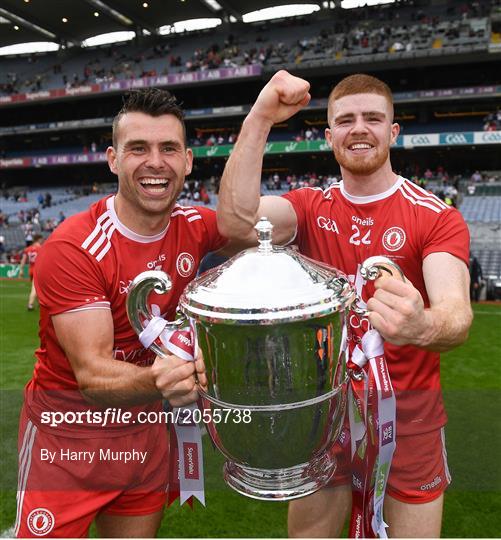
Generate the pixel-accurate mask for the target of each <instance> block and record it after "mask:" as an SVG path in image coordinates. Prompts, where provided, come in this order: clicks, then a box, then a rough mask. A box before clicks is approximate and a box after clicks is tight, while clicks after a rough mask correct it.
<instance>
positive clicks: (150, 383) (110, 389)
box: [52, 309, 207, 407]
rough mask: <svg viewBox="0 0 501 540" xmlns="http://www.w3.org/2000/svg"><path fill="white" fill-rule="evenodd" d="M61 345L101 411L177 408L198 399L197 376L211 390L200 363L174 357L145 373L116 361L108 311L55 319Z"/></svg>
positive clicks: (143, 369)
mask: <svg viewBox="0 0 501 540" xmlns="http://www.w3.org/2000/svg"><path fill="white" fill-rule="evenodd" d="M52 322H53V324H54V329H55V331H56V335H57V339H58V341H59V344H60V345H61V347H62V348H63V350H64V352H65V353H66V356H67V357H68V359H69V361H70V364H71V367H72V368H73V372H74V373H75V377H76V380H77V383H78V387H79V389H80V392H81V393H82V395H83V396H84V398H85V399H86V400H87V401H89V402H90V403H92V404H94V405H98V406H103V407H108V406H132V405H138V404H142V403H148V402H151V401H155V400H158V399H160V398H161V397H164V398H166V399H167V400H169V402H170V403H171V405H173V406H174V407H177V406H181V405H186V404H188V403H191V402H193V401H195V400H196V399H197V397H198V394H197V391H196V386H195V378H194V374H195V371H196V372H197V375H198V379H199V381H200V384H202V385H205V384H206V382H207V381H206V378H205V370H204V367H203V361H202V360H201V359H199V360H197V362H186V361H184V360H181V359H180V358H177V357H175V356H170V355H169V357H168V358H166V359H165V358H159V357H157V358H156V359H155V362H154V364H153V365H152V366H149V367H140V366H135V365H133V364H130V363H128V362H122V361H119V360H115V359H114V358H113V319H112V316H111V312H110V311H109V310H106V309H92V310H86V311H76V312H67V313H62V314H59V315H54V316H53V317H52Z"/></svg>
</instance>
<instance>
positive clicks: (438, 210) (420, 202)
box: [398, 187, 442, 214]
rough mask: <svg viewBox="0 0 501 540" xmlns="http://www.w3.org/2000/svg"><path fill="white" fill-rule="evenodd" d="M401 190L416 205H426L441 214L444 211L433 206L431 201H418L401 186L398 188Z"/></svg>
mask: <svg viewBox="0 0 501 540" xmlns="http://www.w3.org/2000/svg"><path fill="white" fill-rule="evenodd" d="M398 189H399V190H400V193H401V194H402V195H403V196H404V197H405V198H406V199H407V200H409V201H410V202H411V203H412V204H414V205H418V206H425V207H426V208H429V209H430V210H433V211H434V212H436V213H437V214H440V213H441V212H442V210H440V208H437V207H436V206H433V205H432V204H430V203H427V202H424V201H418V200H416V199H414V198H412V197H411V196H410V195H407V193H405V191H404V190H403V189H402V188H401V187H400V188H398Z"/></svg>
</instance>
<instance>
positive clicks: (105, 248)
mask: <svg viewBox="0 0 501 540" xmlns="http://www.w3.org/2000/svg"><path fill="white" fill-rule="evenodd" d="M110 248H111V242H110V241H109V240H108V243H107V244H106V245H105V246H104V248H103V249H102V250H101V251H100V252H99V254H98V255H96V261H97V262H99V261H101V260H102V258H103V257H104V256H105V255H106V253H108V251H109V250H110Z"/></svg>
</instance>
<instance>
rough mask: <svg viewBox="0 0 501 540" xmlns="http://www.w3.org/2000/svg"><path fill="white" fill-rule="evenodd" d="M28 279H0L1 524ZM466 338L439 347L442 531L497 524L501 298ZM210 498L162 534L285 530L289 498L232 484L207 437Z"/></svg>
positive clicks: (480, 530)
mask: <svg viewBox="0 0 501 540" xmlns="http://www.w3.org/2000/svg"><path fill="white" fill-rule="evenodd" d="M28 293H29V284H28V283H27V282H22V281H6V280H5V281H0V355H1V356H0V422H1V423H0V430H1V433H0V452H1V454H0V483H1V488H0V509H1V512H0V533H1V532H2V531H5V530H6V529H8V528H9V527H10V526H12V524H13V523H14V520H15V509H16V475H17V422H18V414H19V408H20V406H21V403H22V388H23V386H24V384H25V383H26V381H27V380H28V379H29V377H30V376H31V372H32V369H33V363H34V357H33V351H34V349H35V348H36V346H37V343H38V336H37V333H38V312H37V311H35V312H27V311H26V301H27V297H28ZM474 309H475V320H474V323H473V327H472V330H471V333H470V338H469V340H468V342H467V343H466V344H465V345H463V346H462V347H460V348H458V349H456V350H455V351H453V352H450V353H448V354H445V355H443V358H442V382H443V388H444V395H445V400H446V406H447V411H448V415H449V424H448V426H447V430H446V437H447V443H448V444H447V448H448V457H449V467H450V469H451V473H452V476H453V483H452V485H451V487H450V488H449V490H448V491H447V494H446V499H445V512H444V523H443V532H442V534H443V536H446V537H463V538H466V537H498V536H499V533H500V532H501V520H500V516H501V458H500V456H501V420H500V417H501V332H500V330H501V305H477V306H475V308H474ZM204 447H205V469H206V475H205V477H206V499H207V508H205V509H204V508H203V507H202V506H201V505H199V504H196V505H195V509H194V510H190V509H189V508H180V507H179V505H178V504H177V503H174V505H173V507H171V508H169V509H168V510H167V511H166V513H165V517H164V519H163V523H162V527H161V529H160V533H159V536H160V537H251V538H252V537H254V538H260V537H284V536H286V533H287V529H286V519H287V505H286V504H285V503H277V502H260V501H253V500H250V499H247V498H245V497H242V496H240V495H238V494H236V493H234V492H233V491H232V490H230V489H229V488H227V487H226V486H225V484H224V482H223V480H222V475H221V467H222V464H223V459H222V457H221V456H220V455H219V453H217V452H215V451H214V450H213V449H212V445H211V444H210V442H209V440H208V439H207V438H204Z"/></svg>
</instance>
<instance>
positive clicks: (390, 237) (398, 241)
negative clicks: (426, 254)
mask: <svg viewBox="0 0 501 540" xmlns="http://www.w3.org/2000/svg"><path fill="white" fill-rule="evenodd" d="M406 238H407V236H406V234H405V231H404V230H403V229H401V228H400V227H390V228H389V229H387V230H386V231H385V232H384V234H383V246H384V247H385V249H387V250H388V251H398V250H399V249H400V248H401V247H402V246H403V245H404V244H405V240H406Z"/></svg>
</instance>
